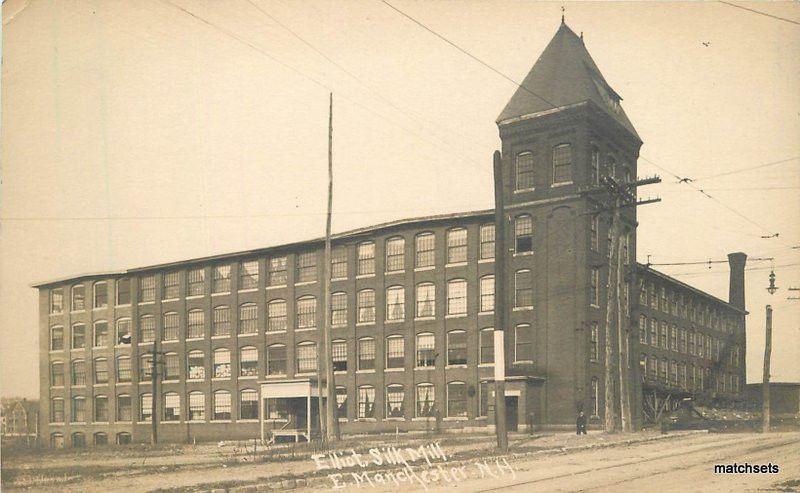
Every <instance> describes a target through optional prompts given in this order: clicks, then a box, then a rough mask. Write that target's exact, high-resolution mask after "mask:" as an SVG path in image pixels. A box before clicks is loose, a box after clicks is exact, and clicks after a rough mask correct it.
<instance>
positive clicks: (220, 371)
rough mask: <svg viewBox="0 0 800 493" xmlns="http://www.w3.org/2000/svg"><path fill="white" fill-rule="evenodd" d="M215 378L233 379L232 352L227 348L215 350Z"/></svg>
mask: <svg viewBox="0 0 800 493" xmlns="http://www.w3.org/2000/svg"><path fill="white" fill-rule="evenodd" d="M212 376H213V378H230V377H231V352H230V351H229V350H228V349H226V348H218V349H215V350H214V366H213V370H212Z"/></svg>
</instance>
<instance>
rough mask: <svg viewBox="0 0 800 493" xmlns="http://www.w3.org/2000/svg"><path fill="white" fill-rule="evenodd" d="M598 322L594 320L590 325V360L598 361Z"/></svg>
mask: <svg viewBox="0 0 800 493" xmlns="http://www.w3.org/2000/svg"><path fill="white" fill-rule="evenodd" d="M598 332H599V330H598V324H597V322H592V323H591V325H590V326H589V361H597V338H598Z"/></svg>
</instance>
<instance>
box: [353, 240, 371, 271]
mask: <svg viewBox="0 0 800 493" xmlns="http://www.w3.org/2000/svg"><path fill="white" fill-rule="evenodd" d="M356 254H357V257H358V264H357V265H356V275H358V276H369V275H372V274H375V243H374V242H372V241H368V242H364V243H359V245H358V247H357V248H356Z"/></svg>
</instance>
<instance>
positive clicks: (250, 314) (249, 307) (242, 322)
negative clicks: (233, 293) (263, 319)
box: [239, 303, 258, 334]
mask: <svg viewBox="0 0 800 493" xmlns="http://www.w3.org/2000/svg"><path fill="white" fill-rule="evenodd" d="M257 333H258V305H256V304H255V303H244V304H242V305H239V334H257Z"/></svg>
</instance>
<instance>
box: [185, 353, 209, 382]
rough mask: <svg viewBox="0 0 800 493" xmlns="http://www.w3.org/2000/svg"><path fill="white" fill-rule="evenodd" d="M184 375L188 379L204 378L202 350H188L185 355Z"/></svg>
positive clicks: (204, 365) (204, 361)
mask: <svg viewBox="0 0 800 493" xmlns="http://www.w3.org/2000/svg"><path fill="white" fill-rule="evenodd" d="M186 375H187V378H188V379H189V380H205V378H206V355H205V353H204V352H203V351H201V350H199V349H197V350H194V351H189V354H188V355H187V356H186Z"/></svg>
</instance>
